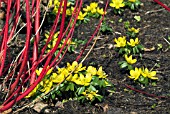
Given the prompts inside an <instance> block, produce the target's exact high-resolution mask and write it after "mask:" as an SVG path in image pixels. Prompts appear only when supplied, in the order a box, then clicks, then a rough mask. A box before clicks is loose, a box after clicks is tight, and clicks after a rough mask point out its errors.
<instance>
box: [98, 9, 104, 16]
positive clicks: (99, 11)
mask: <svg viewBox="0 0 170 114" xmlns="http://www.w3.org/2000/svg"><path fill="white" fill-rule="evenodd" d="M97 13H99V14H100V15H103V14H104V13H105V12H104V11H103V8H101V9H100V8H99V7H98V8H97Z"/></svg>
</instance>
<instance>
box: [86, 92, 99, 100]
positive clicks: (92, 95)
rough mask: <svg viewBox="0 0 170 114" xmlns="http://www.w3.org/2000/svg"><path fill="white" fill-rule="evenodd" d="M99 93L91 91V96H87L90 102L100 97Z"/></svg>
mask: <svg viewBox="0 0 170 114" xmlns="http://www.w3.org/2000/svg"><path fill="white" fill-rule="evenodd" d="M97 92H98V91H91V92H90V93H89V94H87V97H88V98H89V99H90V100H93V98H94V97H95V96H98V94H97Z"/></svg>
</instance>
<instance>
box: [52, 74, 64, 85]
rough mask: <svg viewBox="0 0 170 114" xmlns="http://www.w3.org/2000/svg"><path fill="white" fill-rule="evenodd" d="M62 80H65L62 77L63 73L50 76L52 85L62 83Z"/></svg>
mask: <svg viewBox="0 0 170 114" xmlns="http://www.w3.org/2000/svg"><path fill="white" fill-rule="evenodd" d="M64 79H65V77H64V74H63V73H61V74H58V75H57V73H53V74H52V76H51V80H52V82H54V83H60V82H62V81H64Z"/></svg>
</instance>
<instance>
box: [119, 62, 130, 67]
mask: <svg viewBox="0 0 170 114" xmlns="http://www.w3.org/2000/svg"><path fill="white" fill-rule="evenodd" d="M127 66H128V63H127V62H124V63H123V64H121V65H120V68H126V67H127Z"/></svg>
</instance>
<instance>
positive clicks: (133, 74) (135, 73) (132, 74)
mask: <svg viewBox="0 0 170 114" xmlns="http://www.w3.org/2000/svg"><path fill="white" fill-rule="evenodd" d="M140 74H141V68H136V67H135V70H130V76H129V78H131V79H134V80H137V79H138V78H139V76H140Z"/></svg>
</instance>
